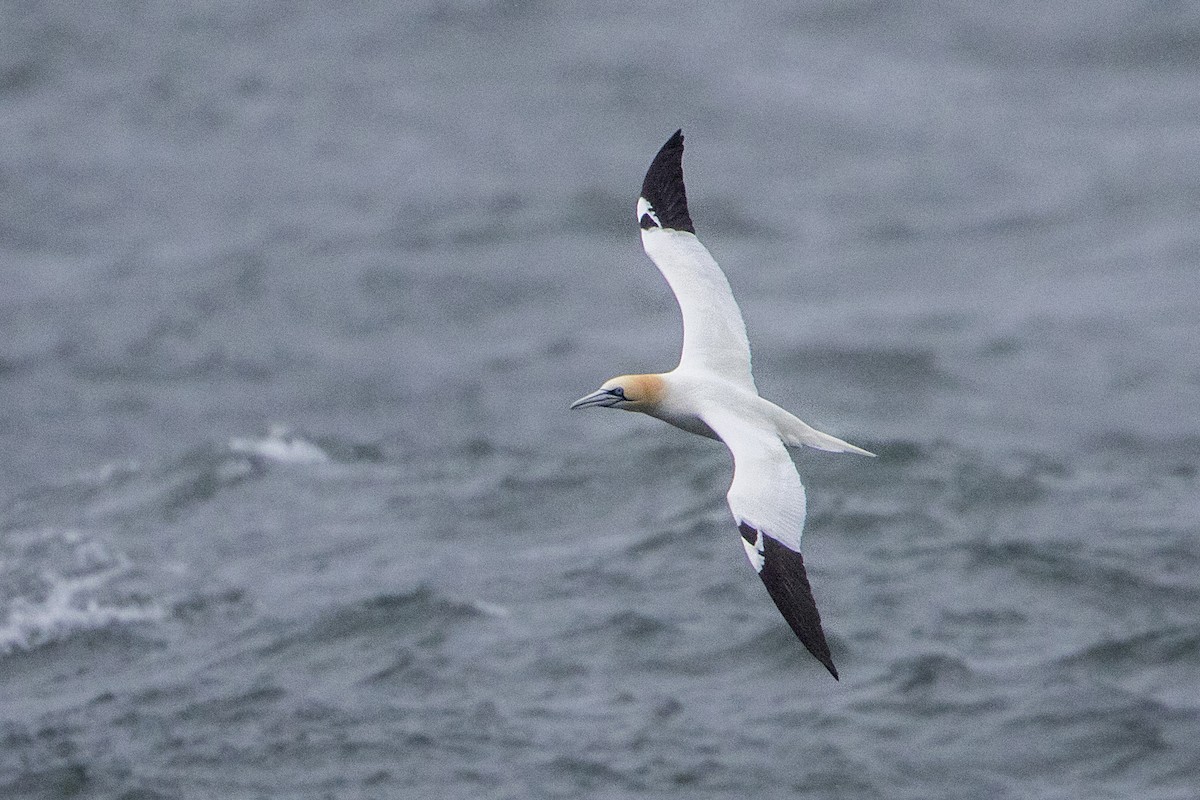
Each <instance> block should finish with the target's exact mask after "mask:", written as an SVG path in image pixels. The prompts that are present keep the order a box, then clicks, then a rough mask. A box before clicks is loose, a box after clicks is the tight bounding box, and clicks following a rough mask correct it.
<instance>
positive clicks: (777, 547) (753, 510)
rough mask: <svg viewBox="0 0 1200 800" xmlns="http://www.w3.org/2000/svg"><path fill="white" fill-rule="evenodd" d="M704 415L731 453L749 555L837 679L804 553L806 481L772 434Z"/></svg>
mask: <svg viewBox="0 0 1200 800" xmlns="http://www.w3.org/2000/svg"><path fill="white" fill-rule="evenodd" d="M700 416H701V418H702V419H703V420H704V422H705V423H707V424H708V426H709V427H710V428H712V430H713V432H714V433H716V434H717V436H719V437H720V438H721V441H723V442H724V443H725V445H726V446H727V447H728V448H729V451H730V452H731V453H732V454H733V483H731V484H730V486H729V493H728V494H727V495H726V499H727V500H728V501H729V510H730V511H731V512H733V519H734V521H735V522H737V525H738V531H739V532H740V533H741V535H742V544H743V546H744V547H745V548H746V556H747V557H748V558H749V559H750V563H751V565H753V567H754V569H755V570H756V571H757V572H758V575H759V577H761V578H762V581H763V583H764V584H766V587H767V592H769V593H770V595H771V599H772V600H774V601H775V605H776V606H777V607H778V608H779V611H780V613H782V614H783V618H784V619H785V620H787V622H788V625H790V626H791V628H792V630H793V631H794V632H795V634H796V636H797V637H799V639H800V641H801V642H802V643H803V644H804V646H805V647H807V648H808V651H809V652H810V653H812V654H813V656H815V657H816V659H817V660H818V661H820V662H821V663H822V664H824V665H825V668H826V669H828V670H829V672H830V674H832V675H833V677H834V678H837V677H838V673H837V667H835V666H834V665H833V659H832V657H831V656H830V653H829V645H828V643H827V642H826V641H825V632H824V630H822V628H821V615H820V613H819V612H818V611H817V604H816V601H814V600H813V594H812V587H811V586H810V585H809V583H808V574H807V572H806V570H805V568H804V557H803V556H802V555H801V554H800V538H801V534H802V533H803V532H804V515H805V495H804V484H803V483H801V482H800V475H799V474H798V473H797V472H796V466H795V465H794V464H793V463H792V459H791V457H790V456H789V455H788V452H787V448H786V447H785V446H784V444H783V442H782V441H780V439H779V437H778V435H776V434H775V433H774V432H771V431H768V430H765V429H763V428H761V427H759V426H757V425H755V424H754V423H753V422H751V421H748V420H746V419H745V418H743V417H741V416H740V415H738V414H737V413H735V412H733V411H730V410H728V409H711V410H708V411H706V412H705V413H702V414H701V415H700Z"/></svg>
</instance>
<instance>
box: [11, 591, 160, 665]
mask: <svg viewBox="0 0 1200 800" xmlns="http://www.w3.org/2000/svg"><path fill="white" fill-rule="evenodd" d="M111 574H112V572H111V571H106V572H103V573H99V574H93V575H88V576H86V577H75V578H65V577H62V576H55V575H47V576H46V580H47V581H48V583H49V591H48V592H47V593H46V594H45V596H44V597H43V598H41V599H36V600H35V599H31V598H27V597H17V598H14V599H13V600H11V601H10V602H9V603H8V608H7V614H6V616H5V619H4V622H3V623H2V624H0V655H8V654H10V653H13V652H15V651H19V650H33V649H36V648H38V647H42V646H44V645H46V644H49V643H51V642H58V641H62V640H65V639H68V638H70V637H71V636H73V635H76V634H79V633H84V632H88V631H95V630H101V629H106V628H111V627H115V626H126V625H137V624H140V623H146V622H159V621H161V620H163V619H165V618H166V616H167V612H166V610H165V609H163V608H162V607H161V606H159V605H158V604H156V603H153V602H137V603H127V604H116V603H102V602H100V601H99V600H98V599H97V598H96V597H94V596H93V597H88V598H86V599H84V598H83V595H86V594H89V593H92V592H95V591H96V590H97V588H99V587H100V586H101V585H102V584H103V583H104V582H105V581H106V580H107V579H108V578H109V577H110V575H111Z"/></svg>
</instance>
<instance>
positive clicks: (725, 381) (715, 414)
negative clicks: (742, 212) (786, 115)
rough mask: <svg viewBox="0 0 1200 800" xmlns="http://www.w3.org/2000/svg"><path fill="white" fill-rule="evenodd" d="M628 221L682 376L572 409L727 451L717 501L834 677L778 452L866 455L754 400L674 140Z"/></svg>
mask: <svg viewBox="0 0 1200 800" xmlns="http://www.w3.org/2000/svg"><path fill="white" fill-rule="evenodd" d="M637 220H638V225H639V226H640V227H641V230H642V247H643V248H645V250H646V255H648V256H650V258H651V260H652V261H654V264H655V266H657V267H658V269H659V271H660V272H661V273H662V274H663V277H664V278H666V279H667V283H668V284H670V286H671V290H672V291H673V292H674V293H675V299H676V300H677V301H678V302H679V310H680V311H682V312H683V353H682V355H680V357H679V366H677V367H675V369H673V370H671V371H670V372H664V373H660V374H655V375H621V376H619V377H616V378H613V379H612V380H609V381H605V382H604V384H603V385H602V386H601V387H600V388H599V389H597V390H596V391H594V392H592V393H591V394H589V395H587V396H585V397H581V398H579V399H578V400H576V401H575V402H574V403H572V404H571V408H589V407H592V406H603V407H606V408H620V409H624V410H626V411H639V412H641V413H643V414H649V415H650V416H652V417H657V418H658V419H661V420H663V421H664V422H667V423H670V424H671V425H674V426H675V427H677V428H682V429H683V430H685V431H688V432H690V433H695V434H699V435H700V436H707V437H708V438H710V439H719V440H720V441H722V442H724V443H725V446H726V447H728V448H729V450H730V452H731V453H732V454H733V483H732V484H730V486H729V493H728V494H727V495H726V499H727V500H728V502H729V510H730V511H731V512H733V519H734V521H735V522H736V523H737V526H738V531H739V533H741V537H742V545H743V546H744V547H745V549H746V555H747V557H748V558H749V559H750V563H751V564H752V565H753V566H754V569H755V571H757V572H758V574H759V576H760V577H761V578H762V580H763V583H765V584H766V586H767V591H768V592H769V593H770V595H771V599H773V600H774V601H775V605H776V606H778V607H779V610H780V612H781V613H782V614H783V618H784V619H786V620H787V622H788V625H790V626H791V628H792V630H793V631H795V633H796V636H798V637H799V638H800V641H801V642H802V643H803V644H804V646H805V647H807V648H808V651H809V652H810V653H812V654H813V655H814V656H815V657H816V659H817V660H818V661H820V662H821V663H822V664H824V665H825V668H826V669H828V670H829V672H830V674H832V675H833V677H834V678H837V677H838V673H837V667H835V666H834V665H833V659H832V658H831V657H830V655H829V645H828V644H827V643H826V641H825V632H824V631H823V630H822V629H821V615H820V614H819V613H818V612H817V605H816V602H815V601H814V600H813V595H812V588H811V587H810V586H809V583H808V575H807V573H806V572H805V569H804V557H803V556H802V555H801V554H800V536H801V533H803V531H804V515H805V496H804V484H802V483H801V482H800V475H799V474H798V473H797V472H796V467H795V465H794V464H793V463H792V459H791V457H790V456H789V455H788V451H787V448H788V447H800V446H802V445H806V446H808V447H813V448H816V449H817V450H825V451H828V452H831V453H858V454H860V455H865V456H870V455H874V453H869V452H867V451H866V450H863V449H862V448H861V447H855V446H854V445H852V444H849V443H848V442H843V441H842V440H841V439H838V438H836V437H833V436H830V435H829V434H827V433H822V432H821V431H818V430H816V429H815V428H812V427H810V426H808V425H806V424H805V423H803V422H801V421H800V420H799V419H797V418H796V417H794V416H792V415H791V414H789V413H788V412H787V411H784V410H783V409H782V408H780V407H779V406H777V405H775V404H774V403H772V402H770V401H768V400H765V399H763V398H762V397H759V394H758V389H757V387H756V386H755V385H754V376H753V375H752V374H751V371H750V343H749V340H748V339H747V338H746V324H745V322H743V321H742V312H741V311H740V310H739V309H738V305H737V302H736V301H735V300H734V299H733V292H732V291H730V289H729V282H728V281H727V280H726V279H725V274H724V273H723V272H721V268H720V267H719V266H717V262H716V261H714V260H713V257H712V256H711V255H709V252H708V250H707V249H705V247H704V245H702V244H701V243H700V240H699V239H697V238H696V229H695V227H693V226H692V218H691V216H690V215H689V214H688V207H687V194H686V192H685V191H684V187H683V131H682V130H679V131H676V132H675V135H674V136H672V137H671V138H670V139H669V140H667V143H666V144H664V145H663V146H662V149H661V150H659V151H658V155H656V156H655V157H654V160H653V161H652V162H651V163H650V169H649V170H647V172H646V179H645V180H644V181H643V182H642V194H641V197H639V198H638V201H637Z"/></svg>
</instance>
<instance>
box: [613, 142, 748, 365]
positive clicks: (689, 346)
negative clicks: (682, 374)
mask: <svg viewBox="0 0 1200 800" xmlns="http://www.w3.org/2000/svg"><path fill="white" fill-rule="evenodd" d="M637 215H638V224H639V225H640V226H641V229H642V247H644V248H645V250H646V255H648V256H650V258H651V260H652V261H654V264H655V266H657V267H658V270H659V272H661V273H662V274H663V277H664V278H666V279H667V283H668V284H670V286H671V291H672V292H674V293H675V299H676V300H677V301H678V302H679V310H680V311H681V312H683V353H682V354H681V355H680V357H679V366H680V367H684V368H687V367H693V368H700V369H704V370H707V371H710V372H714V373H716V374H718V375H720V376H721V377H723V378H725V379H726V380H729V381H732V382H735V383H738V384H740V385H742V386H747V387H751V388H753V387H754V378H753V377H752V375H751V373H750V342H749V340H748V339H747V338H746V323H745V322H743V321H742V312H741V310H740V309H739V308H738V304H737V301H735V300H734V299H733V292H732V291H730V289H729V281H728V280H726V278H725V273H723V272H722V271H721V268H720V267H719V266H717V262H716V261H714V260H713V257H712V256H711V255H710V254H709V252H708V250H707V249H706V248H705V247H704V245H703V244H701V243H700V240H699V239H697V238H696V229H695V228H694V227H693V226H692V218H691V216H689V214H688V208H687V193H686V192H685V190H684V186H683V132H682V131H676V132H675V135H674V136H672V137H671V138H670V139H669V140H668V141H667V143H666V144H664V145H663V146H662V149H661V150H659V151H658V155H656V156H655V157H654V161H652V162H651V163H650V169H649V170H647V171H646V179H645V180H644V181H643V182H642V195H641V197H639V198H638V205H637Z"/></svg>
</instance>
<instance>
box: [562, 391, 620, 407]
mask: <svg viewBox="0 0 1200 800" xmlns="http://www.w3.org/2000/svg"><path fill="white" fill-rule="evenodd" d="M619 400H620V398H618V397H617V396H616V395H615V394H613V393H612V392H610V391H608V390H607V389H597V390H596V391H594V392H592V393H591V394H588V395H584V396H583V397H581V398H579V399H578V400H576V401H575V402H574V403H571V408H588V407H589V406H614V405H616V404H617V403H618V402H619Z"/></svg>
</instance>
